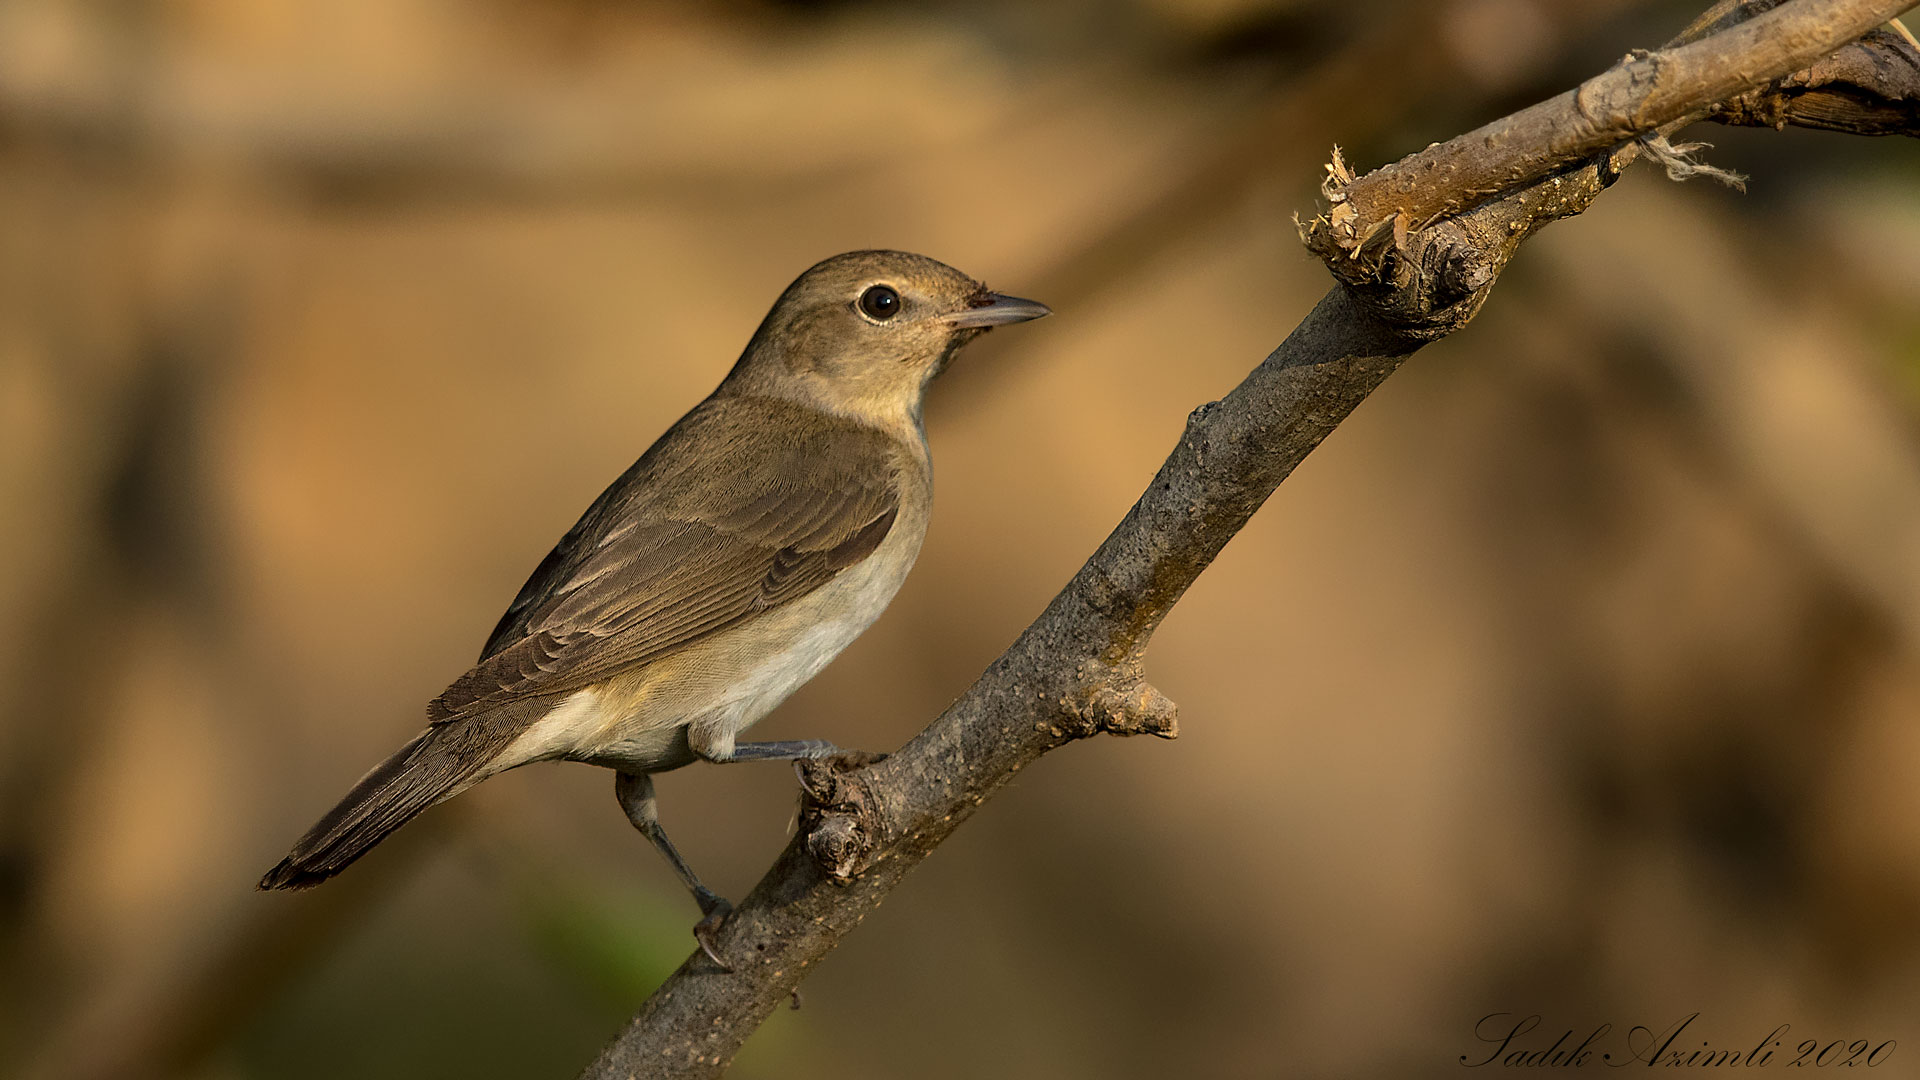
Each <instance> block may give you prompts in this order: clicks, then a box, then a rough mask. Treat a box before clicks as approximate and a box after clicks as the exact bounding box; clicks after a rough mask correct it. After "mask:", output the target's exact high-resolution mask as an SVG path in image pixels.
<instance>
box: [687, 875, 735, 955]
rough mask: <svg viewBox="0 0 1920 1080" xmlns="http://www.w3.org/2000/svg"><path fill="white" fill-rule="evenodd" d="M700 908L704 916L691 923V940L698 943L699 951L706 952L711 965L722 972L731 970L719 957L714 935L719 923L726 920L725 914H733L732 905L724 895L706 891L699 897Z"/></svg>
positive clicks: (716, 932)
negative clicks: (711, 962)
mask: <svg viewBox="0 0 1920 1080" xmlns="http://www.w3.org/2000/svg"><path fill="white" fill-rule="evenodd" d="M700 910H701V912H702V913H703V914H704V915H705V916H706V917H705V918H703V919H701V920H700V921H699V922H697V923H694V924H693V940H695V941H697V942H699V943H700V951H701V952H703V953H706V954H707V959H709V960H711V961H713V966H715V967H717V968H719V969H720V970H721V971H723V972H731V971H732V970H733V968H731V967H729V966H728V965H727V962H726V961H725V960H722V959H720V948H719V944H718V941H717V939H716V935H718V934H719V933H720V925H721V924H722V923H724V922H726V921H727V916H728V915H731V914H733V905H732V904H729V903H727V901H726V899H725V898H724V897H719V896H714V895H713V894H712V893H708V894H707V895H706V896H703V897H701V898H700Z"/></svg>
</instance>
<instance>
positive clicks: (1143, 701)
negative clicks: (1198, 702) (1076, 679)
mask: <svg viewBox="0 0 1920 1080" xmlns="http://www.w3.org/2000/svg"><path fill="white" fill-rule="evenodd" d="M1179 712H1180V710H1179V706H1177V705H1175V704H1174V703H1173V700H1172V699H1171V698H1169V697H1167V695H1165V694H1163V693H1161V692H1160V691H1159V690H1157V689H1155V688H1154V687H1152V686H1151V685H1149V684H1147V683H1145V682H1142V681H1140V680H1138V679H1135V680H1132V681H1131V682H1128V683H1125V684H1121V685H1115V684H1114V683H1112V682H1110V681H1105V682H1096V683H1093V684H1092V685H1091V686H1090V687H1089V688H1088V689H1087V690H1086V691H1084V692H1083V693H1082V694H1081V695H1080V698H1079V700H1078V701H1077V702H1075V703H1074V708H1073V710H1072V718H1073V720H1074V721H1075V723H1073V724H1071V725H1068V726H1067V728H1066V733H1067V734H1068V735H1071V736H1073V737H1074V738H1082V739H1084V738H1090V737H1092V736H1094V735H1098V734H1100V733H1102V732H1105V733H1106V734H1109V735H1153V736H1157V737H1159V738H1162V739H1177V738H1179V737H1180V718H1179Z"/></svg>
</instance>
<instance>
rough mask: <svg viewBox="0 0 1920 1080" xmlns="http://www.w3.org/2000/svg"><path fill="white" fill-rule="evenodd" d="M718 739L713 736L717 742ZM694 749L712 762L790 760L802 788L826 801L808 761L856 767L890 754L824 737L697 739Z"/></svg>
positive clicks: (814, 797)
mask: <svg viewBox="0 0 1920 1080" xmlns="http://www.w3.org/2000/svg"><path fill="white" fill-rule="evenodd" d="M718 741H719V740H717V739H716V740H713V742H715V743H717V742H718ZM693 752H694V753H696V754H698V755H700V756H701V757H703V758H705V759H706V760H708V761H713V762H728V761H791V762H793V775H794V776H795V777H798V778H799V780H800V789H801V790H802V791H805V792H806V793H807V794H808V795H811V796H813V800H814V801H815V802H822V801H824V800H823V799H822V798H821V795H820V792H818V791H817V790H815V789H814V786H813V785H812V784H811V783H808V782H807V769H806V763H807V762H809V761H819V760H821V759H823V758H832V759H833V760H835V761H838V762H844V763H845V764H846V767H848V768H854V767H857V766H861V765H871V764H873V763H874V762H876V761H880V760H882V759H884V758H885V757H886V756H887V755H885V754H876V753H873V752H871V751H868V750H842V749H840V748H839V747H837V746H835V745H833V744H832V743H830V742H828V741H827V740H825V739H789V740H786V741H783V742H743V743H733V744H732V745H730V746H724V747H722V746H716V745H711V744H707V745H703V744H702V743H701V742H700V741H699V740H698V739H695V740H694V746H693Z"/></svg>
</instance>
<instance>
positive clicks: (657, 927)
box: [520, 878, 699, 1008]
mask: <svg viewBox="0 0 1920 1080" xmlns="http://www.w3.org/2000/svg"><path fill="white" fill-rule="evenodd" d="M521 893H522V895H521V904H520V914H521V916H522V918H523V920H524V925H525V927H526V930H527V935H528V938H529V940H530V941H531V943H532V945H533V948H534V950H535V951H536V952H538V953H539V954H540V955H541V956H542V957H544V958H545V959H546V960H547V961H549V962H550V963H552V964H553V965H554V966H555V967H556V968H557V969H558V970H560V971H561V972H563V973H564V974H566V975H568V976H570V977H571V978H572V979H573V980H575V981H576V982H578V983H579V984H580V985H581V986H582V987H584V988H586V989H588V990H590V991H592V992H593V993H594V994H596V995H597V996H599V997H601V998H602V999H604V1000H605V1001H606V1002H607V1003H608V1004H611V1005H617V1006H620V1007H622V1008H633V1007H636V1006H638V1005H639V1003H640V1002H641V1001H643V1000H645V999H646V997H647V995H648V994H651V993H653V988H654V987H656V986H659V985H660V984H661V983H662V982H664V981H665V980H666V978H667V976H668V975H671V974H673V971H674V969H675V968H678V967H679V966H680V963H681V961H683V960H685V959H686V958H687V956H688V955H689V954H690V953H691V952H692V951H693V935H692V933H691V932H690V931H691V928H692V926H693V923H694V921H695V920H696V919H697V918H699V913H698V912H697V911H696V910H694V908H693V906H692V905H691V904H690V903H689V902H688V901H687V898H686V897H685V896H684V895H674V896H662V895H660V894H658V893H656V892H654V891H652V890H649V889H644V888H640V887H638V886H633V885H608V884H604V883H599V882H591V881H588V880H585V879H580V878H574V879H568V880H564V881H555V880H554V879H552V878H549V879H547V880H546V881H543V882H541V883H539V885H538V886H537V887H535V886H533V885H532V884H528V885H526V886H525V887H523V888H522V890H521Z"/></svg>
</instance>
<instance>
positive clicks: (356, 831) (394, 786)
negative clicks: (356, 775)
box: [260, 726, 486, 889]
mask: <svg viewBox="0 0 1920 1080" xmlns="http://www.w3.org/2000/svg"><path fill="white" fill-rule="evenodd" d="M447 734H448V732H447V729H446V727H444V726H435V727H430V728H428V729H427V730H425V731H423V732H421V733H420V734H419V736H417V737H416V738H415V739H414V740H413V741H412V742H410V743H408V744H407V745H405V746H403V747H401V748H400V751H399V752H398V753H396V754H394V755H393V756H392V757H390V758H388V759H387V760H385V761H383V762H381V763H380V764H378V765H376V766H374V767H373V771H372V772H369V773H368V774H367V775H365V776H363V777H361V778H360V782H359V783H357V784H355V785H353V790H352V791H349V792H347V797H346V798H344V799H342V800H340V805H338V806H336V807H334V808H333V809H332V810H330V811H328V812H327V816H326V817H323V818H321V819H320V821H319V823H318V824H316V825H314V827H313V828H311V829H308V830H307V835H305V836H303V837H301V838H300V841H299V842H298V843H296V844H294V845H293V852H292V854H289V855H288V856H287V857H286V858H284V859H281V860H280V864H279V865H278V866H275V867H274V868H273V869H271V870H269V871H267V874H266V876H265V877H263V878H261V879H260V888H262V889H305V888H308V887H310V886H314V885H318V884H320V883H321V882H323V881H325V880H327V879H328V878H330V877H332V876H333V875H335V874H337V873H339V872H340V871H342V870H345V869H346V868H347V866H348V864H350V863H352V862H353V860H355V859H358V858H359V857H360V856H362V855H365V854H366V853H367V852H368V851H369V850H371V849H372V848H373V846H374V845H375V844H378V843H379V842H380V841H382V840H384V839H386V838H387V834H389V833H391V832H393V831H394V830H395V829H398V828H399V827H400V826H402V825H405V824H406V823H407V822H409V821H411V820H413V818H414V817H415V815H417V814H419V813H420V812H421V811H422V810H425V809H426V808H427V807H429V806H432V805H433V804H434V803H437V802H439V801H441V800H442V799H446V798H450V797H451V796H453V795H456V794H458V793H459V792H461V791H463V790H465V789H466V788H467V787H468V786H469V785H470V783H471V782H472V781H474V780H477V779H479V777H477V776H475V773H476V772H478V767H479V766H480V765H481V764H483V763H484V762H485V760H486V757H485V756H484V755H476V754H473V753H471V748H469V747H460V746H453V745H447V744H448V743H449V742H458V741H459V740H457V739H447V738H445V736H446V735H447ZM462 751H467V752H462Z"/></svg>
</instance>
